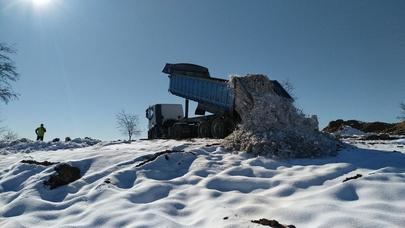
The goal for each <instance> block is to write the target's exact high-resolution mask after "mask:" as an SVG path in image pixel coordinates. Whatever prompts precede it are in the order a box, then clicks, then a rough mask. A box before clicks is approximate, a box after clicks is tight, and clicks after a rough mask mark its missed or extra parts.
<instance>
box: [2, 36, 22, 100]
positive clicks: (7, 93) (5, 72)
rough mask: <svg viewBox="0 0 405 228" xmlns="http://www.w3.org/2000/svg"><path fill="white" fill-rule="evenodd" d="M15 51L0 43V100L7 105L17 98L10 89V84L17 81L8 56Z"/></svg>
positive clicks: (13, 67)
mask: <svg viewBox="0 0 405 228" xmlns="http://www.w3.org/2000/svg"><path fill="white" fill-rule="evenodd" d="M15 52H16V51H15V50H14V49H13V48H11V47H10V46H7V45H6V44H4V43H0V100H1V101H3V102H4V103H6V104H7V103H8V102H9V101H10V100H12V99H15V98H17V97H18V94H17V93H15V92H14V90H13V89H12V87H11V82H15V81H17V80H18V73H17V70H16V67H15V63H14V61H13V60H12V59H11V58H10V57H9V56H8V55H9V54H14V53H15Z"/></svg>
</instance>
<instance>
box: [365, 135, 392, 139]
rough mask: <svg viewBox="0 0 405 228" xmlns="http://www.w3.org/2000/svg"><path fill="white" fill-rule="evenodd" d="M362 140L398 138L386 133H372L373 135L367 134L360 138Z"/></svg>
mask: <svg viewBox="0 0 405 228" xmlns="http://www.w3.org/2000/svg"><path fill="white" fill-rule="evenodd" d="M362 139H363V140H394V139H398V138H397V137H392V136H390V135H388V134H373V135H367V136H365V137H363V138H362Z"/></svg>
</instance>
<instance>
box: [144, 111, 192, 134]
mask: <svg viewBox="0 0 405 228" xmlns="http://www.w3.org/2000/svg"><path fill="white" fill-rule="evenodd" d="M146 118H147V119H148V120H149V124H148V128H149V130H148V138H166V137H167V134H168V132H167V128H168V127H170V126H171V125H173V123H175V122H177V121H179V120H181V119H183V118H184V113H183V106H182V105H181V104H155V105H152V106H149V107H148V108H147V109H146Z"/></svg>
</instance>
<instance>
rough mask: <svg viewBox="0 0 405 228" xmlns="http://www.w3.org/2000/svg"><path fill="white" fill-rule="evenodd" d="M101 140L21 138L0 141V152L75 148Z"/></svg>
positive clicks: (29, 151)
mask: <svg viewBox="0 0 405 228" xmlns="http://www.w3.org/2000/svg"><path fill="white" fill-rule="evenodd" d="M99 142H101V141H100V140H98V139H92V138H88V137H86V138H75V139H73V140H72V141H69V142H42V141H32V140H30V139H26V138H22V139H18V140H15V141H0V154H9V153H17V152H18V153H31V152H33V151H38V150H42V151H48V150H61V149H75V148H83V147H88V146H93V145H95V144H97V143H99Z"/></svg>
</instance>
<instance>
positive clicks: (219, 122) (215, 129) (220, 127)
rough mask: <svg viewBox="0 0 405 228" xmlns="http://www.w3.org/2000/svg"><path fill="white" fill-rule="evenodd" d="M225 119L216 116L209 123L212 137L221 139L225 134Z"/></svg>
mask: <svg viewBox="0 0 405 228" xmlns="http://www.w3.org/2000/svg"><path fill="white" fill-rule="evenodd" d="M225 128H226V127H225V121H224V119H222V118H216V119H215V120H214V121H212V124H211V134H212V137H213V138H216V139H223V138H225V136H226V129H225Z"/></svg>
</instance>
